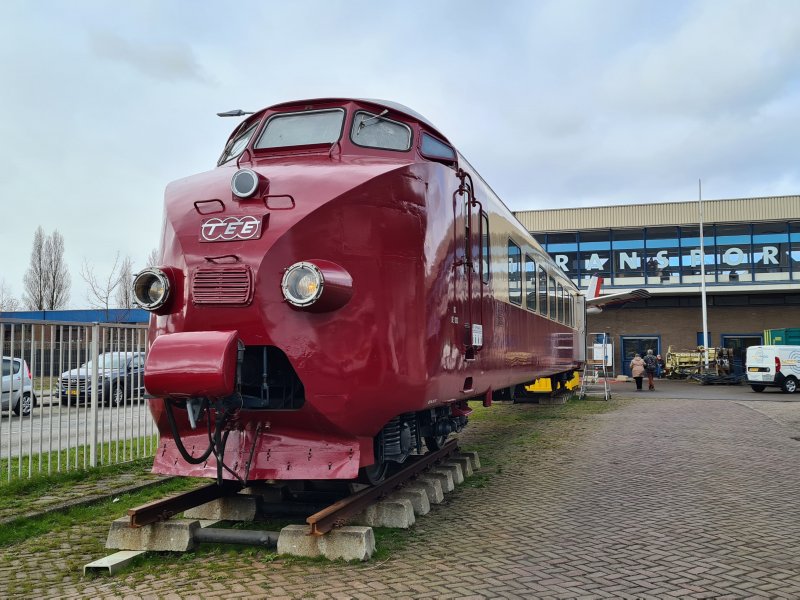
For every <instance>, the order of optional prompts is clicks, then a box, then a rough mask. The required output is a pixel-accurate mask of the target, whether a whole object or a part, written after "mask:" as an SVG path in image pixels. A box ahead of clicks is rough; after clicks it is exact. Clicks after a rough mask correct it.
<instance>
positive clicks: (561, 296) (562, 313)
mask: <svg viewBox="0 0 800 600" xmlns="http://www.w3.org/2000/svg"><path fill="white" fill-rule="evenodd" d="M556 297H557V298H558V302H557V304H558V316H557V317H556V318H557V319H558V320H559V321H561V322H562V323H563V322H564V317H565V315H566V311H565V310H564V286H563V285H561V284H560V283H559V284H558V291H557V292H556Z"/></svg>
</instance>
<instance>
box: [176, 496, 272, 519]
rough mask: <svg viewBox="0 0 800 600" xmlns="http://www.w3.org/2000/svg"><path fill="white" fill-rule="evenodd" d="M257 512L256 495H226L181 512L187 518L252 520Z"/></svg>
mask: <svg viewBox="0 0 800 600" xmlns="http://www.w3.org/2000/svg"><path fill="white" fill-rule="evenodd" d="M257 512H258V496H253V495H248V496H227V497H225V498H217V499H216V500H212V501H211V502H206V503H205V504H201V505H200V506H195V507H194V508H190V509H189V510H187V511H185V512H184V513H183V516H184V517H186V518H187V519H216V520H224V521H254V520H255V518H256V513H257Z"/></svg>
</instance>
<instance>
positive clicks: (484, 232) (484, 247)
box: [481, 212, 490, 283]
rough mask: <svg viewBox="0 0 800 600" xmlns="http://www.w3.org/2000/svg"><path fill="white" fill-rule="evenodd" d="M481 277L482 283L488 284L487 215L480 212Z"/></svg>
mask: <svg viewBox="0 0 800 600" xmlns="http://www.w3.org/2000/svg"><path fill="white" fill-rule="evenodd" d="M481 260H482V261H483V266H482V267H481V276H482V278H483V283H489V265H490V262H489V215H487V214H486V213H485V212H481Z"/></svg>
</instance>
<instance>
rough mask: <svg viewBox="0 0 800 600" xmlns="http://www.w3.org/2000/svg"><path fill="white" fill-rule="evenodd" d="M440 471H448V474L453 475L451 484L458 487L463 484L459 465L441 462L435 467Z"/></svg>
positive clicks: (462, 472)
mask: <svg viewBox="0 0 800 600" xmlns="http://www.w3.org/2000/svg"><path fill="white" fill-rule="evenodd" d="M437 466H438V468H440V469H449V470H450V472H451V473H452V474H453V483H454V484H456V485H459V484H461V483H464V471H462V470H461V465H460V464H458V463H457V462H451V461H449V460H448V461H447V462H443V463H439V465H437Z"/></svg>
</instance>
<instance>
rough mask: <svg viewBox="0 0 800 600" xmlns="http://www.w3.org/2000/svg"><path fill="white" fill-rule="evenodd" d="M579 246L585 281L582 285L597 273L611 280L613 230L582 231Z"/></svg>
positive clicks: (579, 256) (580, 264)
mask: <svg viewBox="0 0 800 600" xmlns="http://www.w3.org/2000/svg"><path fill="white" fill-rule="evenodd" d="M578 247H579V249H580V253H579V255H578V267H579V268H580V273H581V278H582V279H583V281H584V283H583V285H582V286H581V287H583V286H585V285H586V282H588V280H589V279H590V278H591V277H593V276H595V275H597V276H599V277H604V278H605V279H606V280H607V281H609V282H610V281H611V266H612V264H613V261H612V256H611V232H610V231H607V230H601V231H585V232H581V233H580V239H579V245H578Z"/></svg>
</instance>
